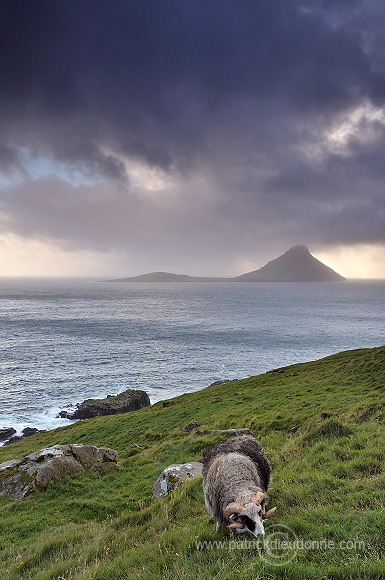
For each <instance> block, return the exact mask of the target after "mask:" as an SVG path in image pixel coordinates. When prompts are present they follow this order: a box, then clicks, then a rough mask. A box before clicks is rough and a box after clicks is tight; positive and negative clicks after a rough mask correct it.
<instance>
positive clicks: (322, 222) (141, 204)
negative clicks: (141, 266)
mask: <svg viewBox="0 0 385 580" xmlns="http://www.w3.org/2000/svg"><path fill="white" fill-rule="evenodd" d="M384 15H385V9H384V6H383V3H382V2H381V1H380V0H366V1H365V0H354V1H349V2H347V1H343V0H337V1H335V2H328V1H326V0H301V1H299V2H287V0H277V1H276V2H265V1H259V0H258V1H256V0H243V1H242V2H240V3H238V2H234V1H232V0H220V2H215V3H210V2H206V1H204V0H197V1H195V2H180V1H179V0H165V1H163V2H158V1H157V0H145V1H143V0H130V2H126V1H123V0H109V1H106V0H99V1H98V2H93V1H91V0H80V1H79V0H67V1H66V2H63V1H62V0H35V1H34V2H30V1H27V0H12V1H7V0H5V1H4V2H2V3H1V7H0V16H1V18H0V33H1V34H0V38H1V39H2V40H1V41H0V42H1V47H0V48H1V50H0V75H1V79H2V83H1V87H0V106H1V110H2V115H1V118H0V131H1V133H0V135H1V138H0V166H1V167H2V168H3V170H4V171H5V172H8V174H9V172H11V173H12V171H13V170H15V169H17V168H19V171H20V157H19V156H18V154H17V151H18V150H22V149H23V148H24V149H27V150H28V151H30V152H31V156H32V157H33V156H35V157H36V158H38V157H39V156H41V157H47V158H51V159H53V160H56V161H58V162H60V163H62V164H64V165H66V166H67V171H68V172H69V173H71V172H76V171H77V172H80V173H81V174H82V175H83V176H84V177H85V178H87V177H89V178H93V179H94V182H95V184H94V185H87V186H84V185H83V186H81V187H75V186H73V185H71V184H70V183H65V182H64V181H63V179H64V178H63V177H62V178H61V180H60V179H58V178H56V179H54V178H52V177H51V178H50V179H45V180H42V181H35V182H33V180H32V179H28V176H27V173H26V171H27V169H26V168H24V177H25V180H24V181H23V182H22V183H19V184H18V185H17V186H15V187H14V188H13V189H12V188H11V189H10V188H8V189H4V190H3V192H0V209H1V211H2V215H3V217H4V221H3V228H5V227H7V228H8V230H12V231H14V232H15V233H18V234H19V235H24V236H29V237H34V236H37V237H39V236H40V237H42V238H47V239H48V238H49V239H51V240H55V241H56V243H58V244H62V245H67V246H73V247H77V246H78V247H87V248H91V249H92V248H97V249H99V248H102V247H111V248H120V249H122V251H124V250H127V251H130V250H131V249H134V251H138V252H139V251H143V252H144V251H145V250H144V249H143V248H147V249H146V251H147V254H148V255H152V256H155V255H156V254H157V253H158V251H159V255H160V253H161V251H162V252H163V253H164V252H167V251H169V254H170V255H173V254H174V253H175V256H177V254H178V252H177V251H176V249H175V247H176V246H177V247H179V248H181V246H183V251H184V253H185V255H187V254H189V256H190V260H193V261H194V260H196V262H197V263H198V256H199V255H200V253H201V252H202V248H205V247H206V248H207V247H209V248H210V251H211V249H212V252H213V255H214V252H215V247H214V246H215V245H216V246H217V248H216V250H217V251H218V248H223V251H224V250H226V252H227V256H228V260H229V261H230V262H231V260H232V261H233V263H236V261H237V260H238V259H240V258H241V257H242V256H246V257H249V256H250V254H251V253H252V252H253V251H254V252H255V251H256V250H255V248H256V247H258V248H259V249H260V250H261V251H262V249H263V248H265V247H268V246H269V247H270V248H271V247H273V246H274V247H277V250H279V251H280V250H282V249H285V245H286V244H291V245H292V244H294V243H308V244H310V243H312V242H313V243H315V244H318V245H328V244H340V243H347V244H354V243H365V242H367V243H385V240H384V232H385V221H384V215H383V209H382V201H383V187H382V180H383V173H384V169H383V168H384V163H383V152H384V148H385V134H384V123H383V122H381V121H380V120H379V119H377V120H376V119H367V120H366V121H362V122H363V123H364V122H366V124H367V127H366V128H365V127H364V129H365V130H366V129H368V127H369V129H370V131H371V138H370V139H367V140H365V139H360V138H359V137H360V136H359V135H358V137H357V138H356V137H354V136H352V137H351V138H350V141H349V142H348V143H347V145H346V150H345V151H344V152H343V153H342V152H340V153H339V152H338V151H333V150H332V149H330V150H328V149H327V146H326V145H325V143H323V137H322V136H323V134H324V131H325V129H327V128H328V127H330V126H331V125H332V124H333V123H335V122H336V120H337V119H340V118H342V117H343V115H344V112H346V114H347V113H348V112H350V111H351V110H352V109H354V107H358V106H359V105H360V104H362V103H366V104H367V105H368V106H370V105H372V106H373V107H375V108H377V109H380V108H383V107H384V100H385V57H384V52H383V40H384V32H383V31H382V28H381V25H380V23H381V22H382V21H383V16H384ZM317 147H318V148H321V147H324V150H323V153H322V155H319V156H318V157H317V155H314V156H312V155H311V154H310V153H309V152H311V150H312V149H314V151H316V149H317ZM128 159H129V160H131V161H134V162H142V163H145V164H147V165H149V166H150V167H153V168H159V170H160V171H163V172H164V173H165V176H166V182H167V179H168V180H169V182H170V183H172V184H173V185H172V186H171V185H170V186H166V187H165V189H164V190H159V192H158V193H157V194H156V195H155V194H152V195H150V196H149V195H144V194H143V192H141V191H140V188H138V187H137V186H135V183H131V184H130V176H129V175H127V174H126V166H125V162H126V161H127V160H128ZM131 181H132V179H131ZM215 240H216V242H215ZM155 246H156V249H154V247H155ZM140 248H142V250H140ZM151 248H152V250H151ZM253 248H254V249H253ZM180 251H181V252H182V250H181V249H180ZM221 251H222V250H221ZM151 252H153V253H152V254H151ZM194 256H195V257H194ZM174 259H175V260H176V259H179V258H176V257H175V258H174ZM223 266H224V267H225V266H226V263H225V259H223ZM229 268H230V266H229Z"/></svg>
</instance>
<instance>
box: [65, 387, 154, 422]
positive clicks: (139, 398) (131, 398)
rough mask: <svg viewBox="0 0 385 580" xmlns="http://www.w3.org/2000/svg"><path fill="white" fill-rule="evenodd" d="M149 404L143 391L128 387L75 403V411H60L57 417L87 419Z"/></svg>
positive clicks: (147, 397) (134, 409)
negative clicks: (102, 397) (117, 393)
mask: <svg viewBox="0 0 385 580" xmlns="http://www.w3.org/2000/svg"><path fill="white" fill-rule="evenodd" d="M149 405H150V398H149V396H148V395H147V393H146V392H145V391H137V390H134V389H128V390H127V391H124V392H123V393H120V394H119V395H116V396H112V395H109V396H108V397H106V398H105V399H86V400H85V401H83V403H79V404H78V405H76V409H75V411H61V412H60V413H59V415H58V417H64V418H65V419H89V418H91V417H99V416H102V415H118V414H120V413H128V412H129V411H137V410H138V409H141V408H142V407H148V406H149Z"/></svg>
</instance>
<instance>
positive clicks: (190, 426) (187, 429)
mask: <svg viewBox="0 0 385 580" xmlns="http://www.w3.org/2000/svg"><path fill="white" fill-rule="evenodd" d="M198 427H199V423H197V422H196V421H193V422H192V423H189V424H188V425H186V427H185V428H184V429H183V431H185V432H186V433H191V432H192V431H195V429H198Z"/></svg>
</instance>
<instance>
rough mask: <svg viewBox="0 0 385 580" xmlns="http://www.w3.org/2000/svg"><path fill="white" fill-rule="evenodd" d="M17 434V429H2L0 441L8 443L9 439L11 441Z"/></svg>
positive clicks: (0, 430)
mask: <svg viewBox="0 0 385 580" xmlns="http://www.w3.org/2000/svg"><path fill="white" fill-rule="evenodd" d="M15 433H16V429H14V428H13V427H2V428H1V429H0V441H6V440H7V439H10V438H11V437H12V435H14V434H15Z"/></svg>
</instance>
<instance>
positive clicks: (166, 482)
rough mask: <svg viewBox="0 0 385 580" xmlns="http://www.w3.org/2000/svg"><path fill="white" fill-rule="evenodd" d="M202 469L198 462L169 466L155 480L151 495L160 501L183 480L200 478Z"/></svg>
mask: <svg viewBox="0 0 385 580" xmlns="http://www.w3.org/2000/svg"><path fill="white" fill-rule="evenodd" d="M202 469H203V464H202V463H199V462H198V461H191V462H190V463H181V464H175V465H170V466H169V467H166V469H164V470H163V471H162V473H161V474H160V476H159V477H158V479H157V480H156V482H155V485H154V487H153V488H152V494H153V495H154V496H155V497H156V498H158V499H162V498H163V497H166V495H167V494H168V493H170V491H172V490H173V489H176V488H177V487H178V485H180V484H181V483H182V481H184V480H185V479H189V478H190V479H191V478H193V477H201V475H202Z"/></svg>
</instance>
